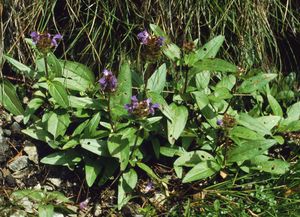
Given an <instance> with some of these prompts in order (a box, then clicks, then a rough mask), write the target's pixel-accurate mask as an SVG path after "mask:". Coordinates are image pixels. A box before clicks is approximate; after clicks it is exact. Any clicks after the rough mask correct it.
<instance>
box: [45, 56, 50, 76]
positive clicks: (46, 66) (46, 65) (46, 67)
mask: <svg viewBox="0 0 300 217" xmlns="http://www.w3.org/2000/svg"><path fill="white" fill-rule="evenodd" d="M44 63H45V75H46V78H47V79H48V78H49V73H48V64H47V54H45V55H44Z"/></svg>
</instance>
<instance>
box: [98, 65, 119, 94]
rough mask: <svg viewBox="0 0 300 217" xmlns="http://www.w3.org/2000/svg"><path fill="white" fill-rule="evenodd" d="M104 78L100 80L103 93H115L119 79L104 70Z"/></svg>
mask: <svg viewBox="0 0 300 217" xmlns="http://www.w3.org/2000/svg"><path fill="white" fill-rule="evenodd" d="M102 73H103V77H102V78H100V80H99V84H100V88H101V90H102V91H103V92H114V91H116V88H117V84H118V82H117V78H116V76H114V75H113V73H112V72H111V71H109V70H107V69H104V70H103V72H102Z"/></svg>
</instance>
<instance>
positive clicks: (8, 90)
mask: <svg viewBox="0 0 300 217" xmlns="http://www.w3.org/2000/svg"><path fill="white" fill-rule="evenodd" d="M0 104H1V105H2V106H3V107H4V108H5V109H7V110H8V111H9V112H11V113H12V114H14V115H22V114H24V109H23V107H22V104H21V102H20V100H19V98H18V96H17V93H16V90H15V88H14V87H13V84H12V83H10V82H9V81H7V80H2V82H1V83H0Z"/></svg>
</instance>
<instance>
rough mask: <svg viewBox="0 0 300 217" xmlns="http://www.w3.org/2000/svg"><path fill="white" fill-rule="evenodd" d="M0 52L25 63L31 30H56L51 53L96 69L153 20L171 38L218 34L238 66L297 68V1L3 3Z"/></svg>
mask: <svg viewBox="0 0 300 217" xmlns="http://www.w3.org/2000/svg"><path fill="white" fill-rule="evenodd" d="M2 4H3V6H2V7H3V21H2V22H3V30H2V34H3V36H2V37H3V38H4V48H5V49H4V50H5V51H6V52H7V53H10V54H12V55H13V56H14V57H17V58H18V59H20V60H22V61H25V62H27V61H30V59H31V57H30V56H28V53H30V52H31V51H30V49H29V48H28V45H27V44H26V43H25V42H24V38H25V37H29V33H30V32H31V31H33V30H38V31H49V32H59V33H61V34H62V35H63V36H64V43H65V44H64V46H63V48H61V50H58V51H57V53H58V54H59V55H61V56H65V57H67V58H68V59H74V60H78V61H79V62H81V63H85V64H87V65H89V66H91V67H92V68H94V69H95V70H98V71H100V69H102V68H103V67H104V66H105V65H108V64H109V65H112V64H113V63H115V62H116V61H117V60H118V58H120V52H121V51H122V52H126V53H127V54H128V53H129V54H130V55H131V56H132V58H133V59H134V58H136V53H137V50H136V49H135V48H136V45H137V43H138V42H137V39H136V34H137V33H138V32H139V31H141V30H143V29H144V28H148V27H149V24H150V23H156V24H158V25H159V26H161V27H162V28H163V30H164V31H165V32H166V33H167V34H168V35H169V36H170V37H171V39H172V41H173V42H175V43H176V44H179V45H180V44H182V43H183V42H184V41H187V40H190V39H196V38H200V39H201V43H204V42H206V41H208V39H210V38H212V37H213V36H216V35H219V34H222V35H225V38H226V46H223V51H222V55H221V57H224V58H226V59H230V60H231V61H234V62H235V63H236V64H237V65H240V66H242V67H243V68H250V67H253V66H254V67H260V66H262V67H264V68H266V69H270V68H273V67H274V66H275V67H276V68H277V69H279V70H282V71H283V72H286V73H288V72H291V71H297V70H299V65H300V64H299V59H300V56H299V55H300V54H299V52H296V50H297V49H299V48H300V47H299V46H300V44H299V36H300V33H299V32H300V21H299V17H300V7H299V5H300V3H299V1H293V0H274V1H269V0H257V1H256V0H255V1H253V0H222V1H220V0H209V1H208V0H186V1H178V0H171V1H158V0H145V1H141V0H121V1H120V0H112V1H111V0H103V1H100V0H97V1H88V0H84V1H78V0H66V1H58V0H52V1H49V0H47V1H37V0H35V1H25V0H21V1H12V0H4V1H3V3H2Z"/></svg>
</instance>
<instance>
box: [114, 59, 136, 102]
mask: <svg viewBox="0 0 300 217" xmlns="http://www.w3.org/2000/svg"><path fill="white" fill-rule="evenodd" d="M131 89H132V81H131V70H130V67H129V63H128V62H125V63H123V64H122V65H121V68H120V72H119V76H118V88H117V91H116V92H115V93H114V94H113V95H112V96H111V102H112V103H113V105H114V104H119V105H122V106H124V105H125V104H126V103H130V102H131Z"/></svg>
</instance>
